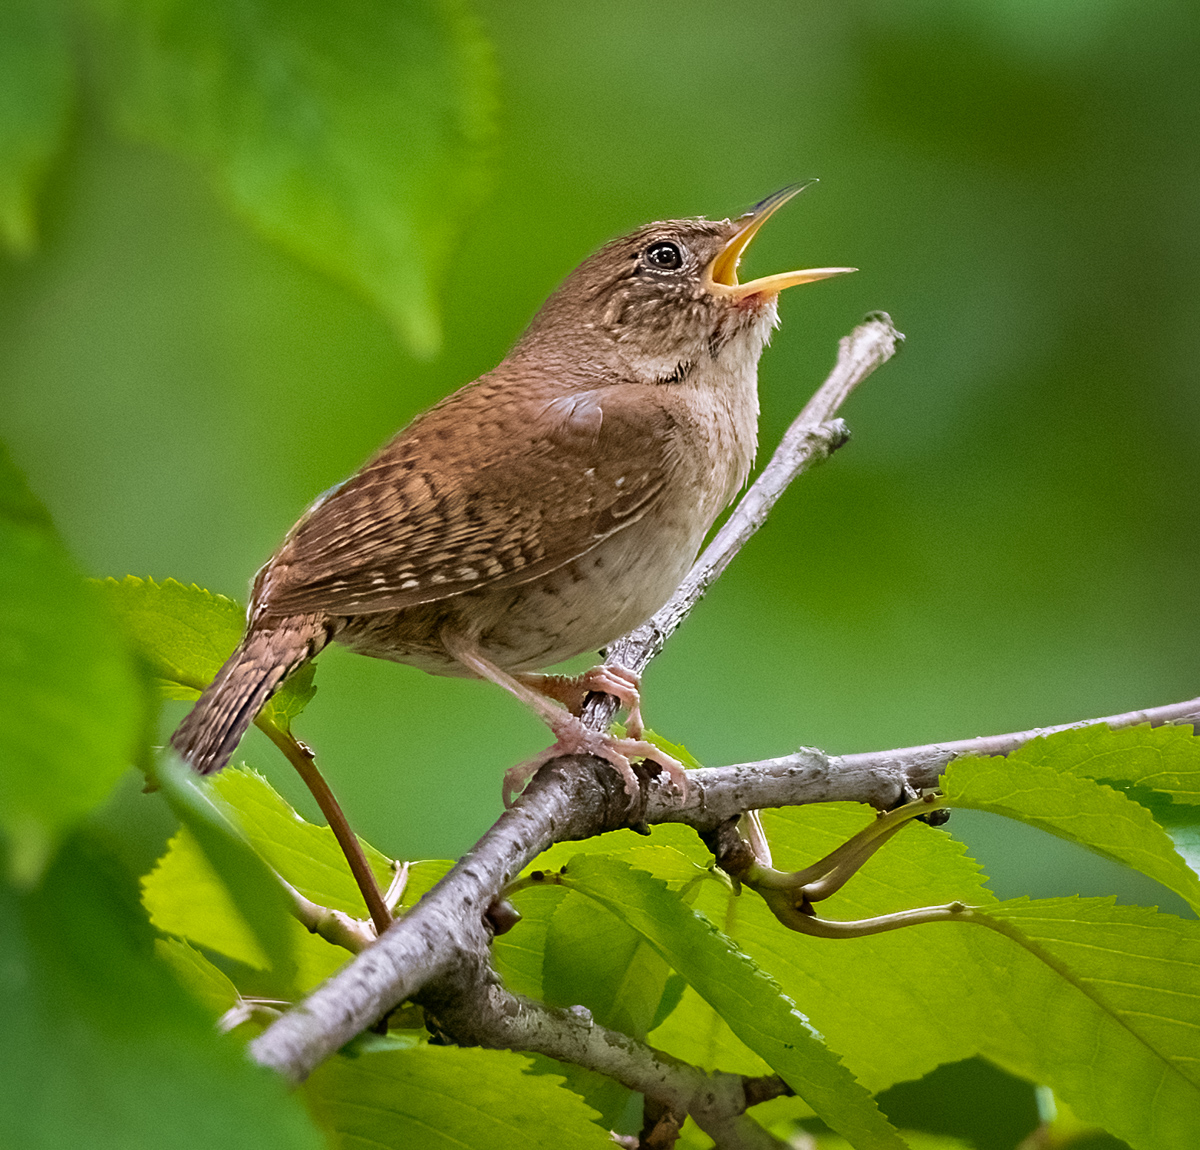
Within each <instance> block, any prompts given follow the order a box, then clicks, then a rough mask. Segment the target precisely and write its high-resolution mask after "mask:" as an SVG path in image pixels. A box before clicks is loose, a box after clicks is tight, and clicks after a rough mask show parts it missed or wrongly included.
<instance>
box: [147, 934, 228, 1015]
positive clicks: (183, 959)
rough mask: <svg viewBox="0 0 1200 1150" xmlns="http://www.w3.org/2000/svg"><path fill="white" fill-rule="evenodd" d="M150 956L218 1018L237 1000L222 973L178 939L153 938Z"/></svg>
mask: <svg viewBox="0 0 1200 1150" xmlns="http://www.w3.org/2000/svg"><path fill="white" fill-rule="evenodd" d="M154 953H155V954H157V955H158V957H159V958H161V959H162V960H163V962H165V963H166V964H167V966H169V967H170V968H171V972H172V973H173V974H174V975H175V977H176V978H177V979H178V980H179V984H180V985H181V986H182V987H184V989H185V990H187V991H189V992H190V993H191V995H192V997H193V998H195V999H196V1001H197V1002H199V1003H200V1004H201V1005H202V1006H204V1007H205V1008H206V1009H208V1010H210V1011H211V1012H212V1013H213V1015H214V1016H216V1017H220V1016H221V1015H222V1014H224V1013H225V1011H227V1010H228V1009H229V1008H230V1007H231V1006H234V1005H235V1004H236V1003H237V1002H238V1000H239V998H240V997H241V996H240V995H239V994H238V988H237V987H236V986H234V985H233V983H232V982H231V981H230V979H229V977H228V976H227V975H226V974H225V973H224V972H223V971H220V970H218V969H217V968H216V967H215V966H214V965H213V964H212V963H211V962H209V961H208V959H207V958H205V957H204V955H202V954H201V953H200V952H199V951H198V950H196V948H195V947H192V946H188V944H187V943H186V942H183V941H182V940H181V939H178V938H156V939H155V940H154Z"/></svg>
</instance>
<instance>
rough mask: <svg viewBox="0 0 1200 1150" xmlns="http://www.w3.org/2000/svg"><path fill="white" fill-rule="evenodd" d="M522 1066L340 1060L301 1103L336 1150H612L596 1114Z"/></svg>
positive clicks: (478, 1054) (411, 1054) (516, 1059)
mask: <svg viewBox="0 0 1200 1150" xmlns="http://www.w3.org/2000/svg"><path fill="white" fill-rule="evenodd" d="M527 1064H528V1060H527V1059H525V1058H522V1057H520V1056H518V1055H515V1054H509V1053H507V1052H505V1051H499V1050H478V1049H472V1050H463V1049H459V1048H457V1047H451V1046H421V1047H418V1048H416V1049H413V1050H398V1051H393V1052H387V1053H378V1054H364V1055H361V1056H359V1057H357V1058H347V1057H345V1056H343V1055H338V1056H336V1057H334V1058H331V1059H330V1060H329V1061H328V1062H326V1063H324V1064H323V1065H322V1066H319V1067H318V1068H317V1070H316V1071H315V1072H314V1073H313V1075H312V1077H310V1078H309V1080H308V1081H307V1082H306V1083H305V1085H304V1087H303V1093H304V1096H305V1099H306V1100H307V1101H308V1104H309V1107H310V1109H311V1111H312V1113H313V1114H314V1116H315V1117H316V1118H317V1120H318V1122H320V1124H321V1125H322V1126H323V1127H325V1129H327V1130H330V1131H332V1132H333V1133H334V1137H335V1143H334V1144H335V1145H336V1146H338V1147H345V1148H347V1150H349V1147H352V1146H363V1147H366V1146H373V1147H392V1148H394V1150H410V1148H411V1147H416V1146H419V1147H421V1150H473V1148H477V1150H539V1148H540V1150H587V1148H594V1150H605V1148H608V1150H611V1147H612V1141H611V1139H610V1138H609V1135H608V1132H607V1131H605V1130H602V1129H601V1128H600V1127H599V1126H597V1125H595V1124H594V1122H593V1121H592V1119H593V1118H594V1117H595V1111H593V1110H591V1109H590V1108H588V1107H587V1106H585V1105H584V1104H583V1103H582V1102H581V1101H580V1100H579V1099H578V1098H577V1097H576V1096H575V1095H574V1094H572V1093H571V1092H570V1091H568V1090H564V1089H562V1088H561V1087H560V1086H558V1085H557V1084H556V1082H555V1081H554V1079H553V1078H552V1077H550V1076H547V1075H531V1074H526V1073H524V1067H525V1066H526V1065H527Z"/></svg>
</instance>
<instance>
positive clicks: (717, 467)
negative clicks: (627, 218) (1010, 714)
mask: <svg viewBox="0 0 1200 1150" xmlns="http://www.w3.org/2000/svg"><path fill="white" fill-rule="evenodd" d="M812 182H813V181H808V182H807V183H805V184H796V185H792V186H790V187H787V188H784V189H782V190H781V191H779V192H777V193H775V194H774V195H772V196H769V197H768V198H767V199H765V200H763V201H762V202H761V203H760V204H758V205H757V206H756V207H754V208H753V209H752V210H751V211H750V212H748V213H747V214H745V215H743V216H741V217H739V218H737V219H734V220H708V219H703V218H698V219H683V220H667V221H663V222H660V223H652V224H647V225H646V226H644V227H641V228H638V229H637V231H635V232H632V233H631V234H629V235H627V236H623V237H622V238H620V239H617V240H613V241H612V242H611V243H609V244H607V245H606V246H605V247H603V248H601V249H600V251H598V252H597V253H596V254H595V255H593V256H591V257H589V258H588V259H586V260H585V261H584V262H583V263H582V264H580V265H579V267H578V268H576V269H575V271H573V272H572V273H571V274H570V275H569V276H568V277H567V279H566V280H565V282H564V283H563V284H562V286H561V287H560V288H559V289H558V290H557V291H556V292H555V293H554V294H553V295H552V296H551V297H550V298H549V299H548V300H547V301H546V303H545V304H544V305H543V306H542V308H541V310H540V311H539V312H538V313H537V315H536V316H535V317H534V319H533V321H532V323H530V325H529V327H528V329H527V330H526V331H525V333H524V335H522V336H521V338H520V340H519V341H518V342H517V344H516V346H515V347H514V348H513V350H512V352H511V353H510V354H509V355H508V356H507V357H506V358H505V359H504V360H503V362H501V363H500V364H499V365H498V366H497V367H496V368H495V369H493V370H492V371H489V372H487V373H486V374H485V375H482V376H480V377H479V378H478V379H476V380H475V381H474V382H472V383H469V384H467V385H466V386H465V387H463V388H461V389H460V390H459V391H456V392H455V393H454V394H453V395H451V396H449V397H448V398H446V399H444V400H442V401H441V402H440V403H438V404H437V405H436V406H435V407H433V408H431V409H430V410H429V411H427V412H425V413H424V414H423V415H420V416H418V417H417V418H416V419H414V420H413V422H412V423H410V424H409V425H408V426H407V427H406V428H404V429H403V430H402V431H401V432H399V434H397V435H396V437H395V438H394V439H392V440H391V441H390V442H389V443H388V444H386V445H385V446H384V447H383V448H382V449H381V450H380V451H379V452H378V453H377V454H376V455H374V456H373V457H372V458H371V459H370V460H368V461H367V463H366V464H365V465H364V466H363V467H362V469H361V470H359V471H358V472H356V473H355V474H354V475H352V476H351V477H350V478H349V479H347V480H346V481H345V482H343V483H341V484H339V485H338V486H337V487H335V488H333V490H331V491H329V492H327V493H326V494H325V495H323V496H321V497H320V498H319V499H318V500H317V501H316V502H315V503H314V504H313V505H312V506H311V507H309V509H308V510H307V511H306V512H305V513H304V514H303V515H302V516H301V518H300V520H299V522H298V523H297V524H296V525H295V526H294V527H293V528H292V529H291V530H290V531H289V532H288V534H287V536H286V537H285V538H284V540H283V543H282V544H281V545H280V547H279V549H278V550H277V551H276V552H275V554H274V555H273V556H272V558H271V559H270V560H269V561H268V562H267V564H266V565H265V566H264V567H263V568H262V569H261V570H260V571H259V572H258V574H257V576H256V577H255V580H254V585H253V590H252V593H251V597H250V605H249V610H248V612H247V625H246V632H245V635H244V636H243V638H242V641H241V642H240V643H239V644H238V646H237V648H236V650H235V651H234V652H233V654H232V655H231V656H230V657H229V660H228V661H227V662H226V663H225V665H224V666H223V667H222V668H221V670H220V671H219V672H218V673H217V676H216V678H215V679H214V680H213V682H212V684H211V685H210V686H209V687H208V688H207V689H206V690H205V691H204V693H203V694H202V695H201V696H200V699H199V700H198V702H197V703H196V705H195V707H194V708H193V710H192V711H191V713H190V714H189V715H188V716H187V717H186V718H185V719H184V721H183V723H182V724H181V725H180V727H179V729H178V730H177V731H176V732H175V734H174V736H173V737H172V740H171V742H172V744H173V745H174V747H175V748H176V750H178V752H179V753H180V754H181V755H182V756H183V757H184V759H186V760H187V761H188V762H189V763H191V765H192V766H193V767H194V768H195V769H196V770H198V771H200V772H203V773H208V772H211V771H216V770H219V769H220V768H221V767H223V766H224V765H225V764H226V763H227V762H228V761H229V758H230V756H231V755H232V754H233V752H234V750H235V748H236V747H237V744H238V742H239V740H240V739H241V737H242V735H243V734H244V733H245V731H246V729H247V728H248V727H249V726H250V724H251V723H252V722H253V721H254V719H255V717H256V716H257V714H258V712H259V711H260V710H261V709H262V707H263V705H264V704H265V703H266V701H267V700H268V699H269V698H270V697H271V695H272V694H273V693H274V692H275V691H276V690H278V689H279V687H280V685H281V684H282V683H283V682H284V681H285V680H286V679H287V678H288V676H289V675H291V674H293V673H294V672H295V671H296V670H297V668H299V667H301V666H302V665H303V664H304V663H306V662H307V661H308V660H309V659H312V658H314V657H315V656H316V655H317V654H318V653H319V652H320V651H321V650H322V649H323V648H324V647H325V646H326V645H327V644H328V643H330V642H337V643H341V644H344V645H345V646H347V647H349V648H351V649H352V650H355V651H359V652H361V653H362V654H364V655H373V656H375V657H377V658H382V659H392V660H395V661H397V662H400V663H410V664H412V665H414V666H417V667H420V668H421V669H422V670H425V671H428V672H430V673H432V674H435V675H461V676H477V677H479V678H482V679H488V680H491V681H492V682H494V683H497V684H498V685H500V686H501V687H503V688H505V689H506V690H508V691H510V692H511V693H512V694H513V695H515V696H516V697H517V698H519V699H521V700H522V701H524V702H525V703H527V704H528V705H529V706H531V707H532V708H533V709H534V710H535V711H536V712H537V713H538V714H539V715H540V716H541V717H542V718H543V720H544V721H545V722H546V723H547V725H548V726H549V727H550V729H551V731H552V733H553V734H554V736H555V740H556V741H555V744H554V746H553V747H551V748H550V749H549V750H547V751H546V752H545V753H543V754H542V755H539V756H537V757H536V758H535V759H533V760H531V761H530V762H528V763H526V764H523V765H522V766H521V767H517V768H513V769H512V770H511V771H509V773H508V775H507V776H506V779H505V788H504V793H505V799H506V801H508V800H509V799H510V797H511V795H512V793H514V792H515V791H517V790H518V789H519V788H520V787H521V786H523V785H524V783H525V781H527V779H528V778H529V777H530V776H531V775H532V773H533V771H534V770H536V768H537V767H538V766H539V765H540V764H541V763H543V762H545V761H547V760H548V759H549V758H551V757H553V756H555V755H560V754H571V753H589V754H596V755H599V756H600V757H602V758H604V759H606V760H607V761H609V762H610V763H612V765H613V766H614V767H615V769H616V770H617V771H619V772H620V774H621V776H622V778H623V780H624V782H625V787H626V789H627V791H628V792H629V793H630V794H631V795H635V794H636V793H637V778H636V775H635V774H634V773H633V771H632V769H631V768H630V760H631V759H634V758H652V759H653V760H654V761H656V762H658V763H660V764H661V765H663V766H664V767H665V768H666V769H667V770H668V771H669V772H670V773H671V775H672V777H673V778H675V779H676V781H677V782H678V784H679V785H680V786H681V787H683V786H684V782H683V774H682V768H681V767H680V766H679V764H678V763H676V762H675V761H674V760H673V759H670V757H669V756H667V755H665V754H664V753H663V752H662V751H660V750H658V749H657V748H655V747H653V746H652V745H651V744H649V743H647V742H645V741H643V740H642V738H641V735H642V730H641V715H640V710H639V704H638V681H637V677H636V676H635V675H634V674H633V673H632V672H630V671H628V670H626V669H624V668H621V667H618V666H614V665H606V666H599V667H594V668H592V670H590V671H588V672H586V673H584V674H583V675H578V676H561V675H544V674H537V673H535V672H537V670H538V669H539V668H543V667H547V666H549V665H551V664H554V663H557V662H559V661H560V660H563V659H567V658H569V657H571V656H574V655H578V654H580V653H581V652H583V651H587V650H593V651H595V650H599V649H601V648H603V647H604V646H605V645H607V644H608V643H610V642H612V640H614V639H616V638H618V637H619V636H620V635H622V634H624V633H625V632H626V631H628V630H630V629H631V628H632V627H634V626H636V625H637V624H639V623H641V622H643V621H644V620H645V619H647V618H649V616H650V615H652V614H653V613H654V612H655V611H656V610H657V609H658V608H659V607H661V606H662V605H663V604H664V603H665V602H666V601H667V599H668V598H669V597H670V596H671V593H672V592H673V591H674V590H675V588H676V587H677V586H678V584H679V582H680V580H681V579H682V578H683V576H684V575H685V574H686V572H687V570H688V568H689V566H690V565H691V564H692V562H693V561H694V559H695V557H696V554H697V552H698V551H699V549H700V545H701V543H702V542H703V540H704V536H705V534H706V533H707V532H708V530H709V528H710V527H711V526H712V524H713V521H714V520H715V519H716V517H717V516H718V515H719V514H720V512H721V511H722V510H723V509H724V508H725V507H726V506H728V504H729V503H730V501H731V500H732V499H733V497H734V495H735V494H736V493H737V491H738V490H739V489H740V488H741V487H742V485H743V484H744V483H745V481H746V477H747V475H748V474H749V471H750V466H751V463H752V461H753V459H754V452H755V446H756V440H757V427H758V390H757V375H758V360H759V356H760V355H761V354H762V351H763V348H764V347H765V346H766V344H767V341H768V339H769V337H770V334H771V331H772V329H773V328H774V327H775V326H776V325H777V323H778V312H777V309H776V300H777V297H778V294H779V292H781V291H782V290H783V289H784V288H786V287H791V286H792V285H794V284H803V283H810V282H812V281H814V280H822V279H827V278H828V277H830V276H836V275H841V274H843V273H845V272H851V271H854V270H855V269H854V268H816V269H810V270H807V271H793V272H783V273H780V274H778V275H770V276H766V277H764V278H762V279H755V280H751V281H750V282H748V283H739V282H738V277H737V268H738V262H739V260H740V259H741V256H742V253H743V252H744V251H745V250H746V247H747V245H748V244H749V243H750V241H751V240H752V239H753V238H754V236H755V234H756V233H757V232H758V230H759V229H760V228H761V227H762V225H763V224H764V223H765V222H766V220H767V219H768V218H769V217H770V216H771V215H772V213H774V212H775V211H776V209H778V208H779V207H780V206H781V205H782V204H784V203H786V202H787V201H788V200H789V199H791V198H792V197H793V196H794V195H796V194H797V193H798V192H800V191H801V190H802V189H803V188H804V187H807V186H808V183H812ZM597 690H598V691H605V692H608V693H610V694H614V695H616V696H617V698H618V699H619V700H620V701H621V703H622V705H623V706H625V707H627V708H628V709H629V712H630V713H629V721H628V723H627V737H625V738H615V737H613V736H611V735H608V734H602V733H598V732H593V731H590V730H589V729H587V728H586V727H584V725H583V723H582V722H581V721H580V720H579V718H578V714H579V712H580V710H581V708H582V704H583V700H584V698H585V696H586V695H587V693H588V692H589V691H597ZM559 703H562V704H565V709H564V707H561V706H559V705H558V704H559Z"/></svg>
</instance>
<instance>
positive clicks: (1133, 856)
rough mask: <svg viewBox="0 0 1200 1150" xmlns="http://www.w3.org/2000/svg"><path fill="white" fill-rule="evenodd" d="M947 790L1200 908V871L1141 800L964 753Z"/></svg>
mask: <svg viewBox="0 0 1200 1150" xmlns="http://www.w3.org/2000/svg"><path fill="white" fill-rule="evenodd" d="M942 790H943V792H944V794H945V796H946V799H947V801H948V802H949V803H950V804H951V805H952V806H957V807H970V808H972V809H974V810H980V811H991V812H992V813H993V814H999V815H1004V816H1006V817H1007V818H1011V819H1019V820H1020V821H1021V822H1024V823H1028V824H1029V825H1031V826H1035V827H1039V828H1040V829H1041V830H1045V831H1049V832H1050V833H1051V834H1054V835H1057V836H1058V837H1059V838H1063V839H1067V840H1068V841H1070V842H1076V843H1079V844H1080V845H1081V846H1085V847H1087V848H1088V849H1089V850H1093V851H1095V852H1096V853H1097V854H1100V855H1104V856H1105V857H1106V858H1110V859H1114V860H1115V861H1117V862H1121V863H1124V864H1125V865H1126V866H1131V867H1133V868H1135V869H1136V870H1139V871H1141V872H1142V873H1143V874H1145V875H1149V877H1150V878H1152V879H1156V880H1157V881H1158V882H1160V883H1162V884H1163V886H1165V887H1167V888H1168V889H1169V890H1173V891H1175V892H1176V893H1177V894H1179V895H1180V896H1182V897H1183V898H1184V899H1186V900H1187V901H1188V903H1189V904H1190V905H1191V906H1192V907H1193V908H1197V909H1200V876H1198V875H1197V874H1196V872H1195V871H1193V870H1192V869H1191V868H1190V867H1189V866H1188V865H1187V863H1185V862H1184V860H1183V859H1182V858H1180V856H1179V855H1178V853H1177V852H1176V851H1175V847H1174V844H1173V843H1172V842H1171V838H1170V836H1169V835H1168V834H1167V833H1166V831H1164V830H1163V829H1162V827H1160V826H1159V825H1158V823H1156V822H1155V821H1154V819H1153V817H1152V816H1151V815H1150V813H1149V812H1148V811H1147V810H1146V809H1145V808H1144V807H1142V806H1141V805H1140V804H1138V803H1136V802H1133V801H1132V800H1131V799H1127V798H1126V797H1125V796H1124V795H1123V794H1121V793H1120V792H1119V791H1115V790H1113V788H1112V787H1109V786H1105V785H1104V784H1102V783H1096V782H1093V781H1092V780H1091V779H1089V778H1084V777H1082V776H1079V775H1073V774H1071V773H1069V770H1059V769H1056V767H1055V766H1053V765H1050V761H1049V760H1044V761H1043V762H1040V763H1034V762H1027V761H1023V760H1021V759H1018V758H992V759H980V758H962V759H956V760H955V761H954V762H952V763H951V764H950V765H949V766H948V767H947V768H946V773H945V775H944V776H943V779H942Z"/></svg>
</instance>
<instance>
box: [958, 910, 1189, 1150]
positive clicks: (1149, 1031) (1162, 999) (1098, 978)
mask: <svg viewBox="0 0 1200 1150" xmlns="http://www.w3.org/2000/svg"><path fill="white" fill-rule="evenodd" d="M980 917H981V918H985V919H987V920H990V921H991V922H992V923H994V924H995V925H996V926H997V927H998V928H999V929H1000V930H1002V931H1003V933H1004V935H1005V936H1007V938H1008V939H1011V940H1012V941H1013V942H1014V943H1017V944H1019V946H1020V947H1021V948H1023V949H1022V950H1018V947H1017V946H1009V947H1007V948H1005V950H1004V951H1003V952H999V953H997V952H994V951H993V950H992V948H991V947H989V946H988V945H987V942H988V941H990V940H977V941H978V942H979V943H980V947H979V952H978V954H979V959H980V961H979V962H978V964H977V968H976V976H975V978H974V980H973V984H972V986H971V988H970V990H971V993H972V994H974V995H975V996H977V997H979V996H984V997H986V998H988V999H990V1000H992V1001H993V1002H995V1003H996V1004H998V1005H999V1004H1003V1005H1004V1006H1005V1007H1006V1008H1007V1013H1008V1018H1007V1019H1004V1020H1001V1019H1000V1018H997V1019H995V1020H993V1022H992V1023H991V1024H990V1025H989V1026H988V1028H987V1032H986V1034H984V1035H982V1036H981V1037H982V1038H983V1042H982V1043H981V1050H982V1052H983V1053H984V1054H986V1055H987V1056H988V1057H989V1058H991V1059H993V1061H995V1062H997V1063H999V1064H1000V1065H1001V1066H1004V1067H1008V1068H1010V1069H1013V1071H1014V1072H1015V1073H1020V1074H1022V1075H1024V1076H1026V1077H1029V1078H1032V1079H1033V1080H1034V1081H1039V1082H1043V1083H1045V1084H1046V1085H1048V1086H1050V1087H1051V1088H1053V1090H1054V1092H1055V1093H1056V1094H1057V1095H1059V1096H1060V1097H1061V1098H1063V1099H1064V1100H1065V1101H1066V1102H1067V1103H1068V1104H1069V1105H1070V1106H1071V1108H1072V1109H1073V1110H1074V1111H1075V1114H1076V1116H1077V1117H1078V1118H1080V1119H1082V1120H1084V1121H1085V1122H1094V1123H1096V1124H1097V1125H1100V1126H1103V1127H1104V1129H1106V1130H1108V1131H1109V1132H1110V1133H1112V1134H1114V1135H1116V1136H1117V1137H1118V1138H1123V1139H1124V1140H1125V1141H1126V1142H1128V1143H1129V1145H1130V1146H1132V1147H1134V1148H1135V1150H1143V1148H1144V1150H1190V1148H1191V1147H1193V1146H1194V1145H1195V1136H1196V1131H1197V1130H1198V1129H1200V1058H1197V1053H1196V1052H1197V1041H1196V1035H1197V1033H1198V1032H1200V992H1198V991H1197V987H1198V986H1200V922H1196V921H1194V920H1183V919H1178V918H1175V917H1173V916H1172V915H1165V914H1158V913H1157V912H1155V911H1153V910H1150V909H1148V908H1146V907H1127V906H1115V905H1113V903H1112V901H1111V900H1108V899H1078V898H1071V899H1046V900H1042V901H1037V902H1031V901H1029V900H1028V899H1018V900H1014V901H1012V902H1005V903H999V904H996V905H993V906H990V907H988V908H987V909H986V911H985V912H983V913H982V914H981V915H980ZM976 933H977V934H983V932H982V931H979V932H976ZM962 993H963V992H962V991H961V990H960V991H956V992H955V997H959V996H960V995H962ZM1048 1020H1051V1021H1052V1025H1047V1021H1048Z"/></svg>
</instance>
